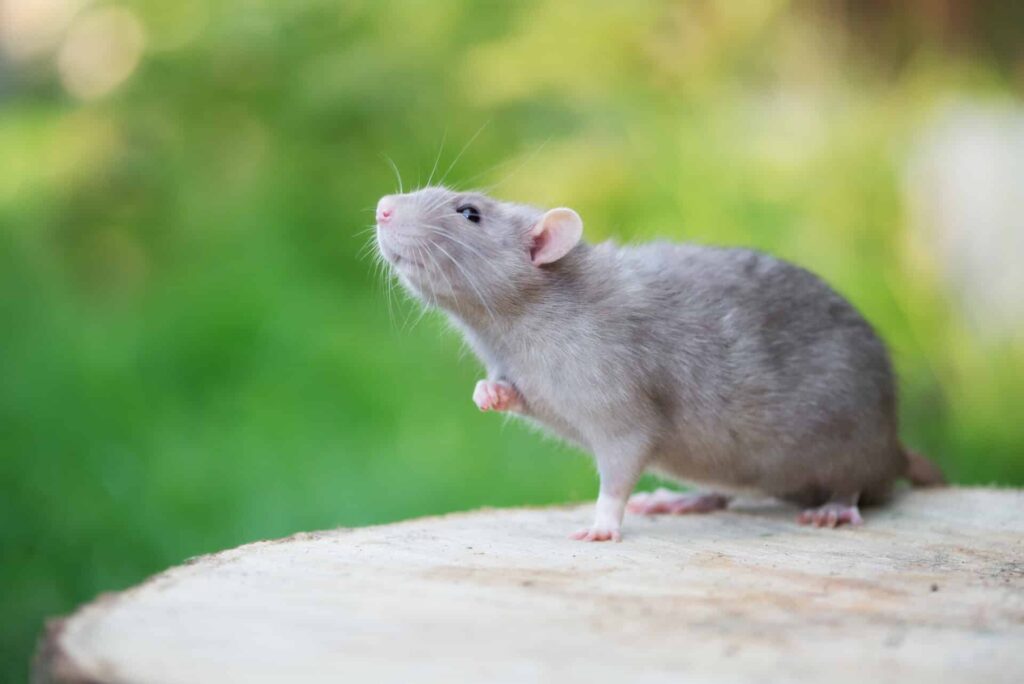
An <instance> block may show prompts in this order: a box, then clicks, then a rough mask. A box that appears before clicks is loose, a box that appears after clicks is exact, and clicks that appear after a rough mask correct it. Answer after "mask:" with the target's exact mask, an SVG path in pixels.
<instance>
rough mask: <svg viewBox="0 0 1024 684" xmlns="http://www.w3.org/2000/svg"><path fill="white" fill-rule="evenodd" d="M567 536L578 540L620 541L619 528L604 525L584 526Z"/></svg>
mask: <svg viewBox="0 0 1024 684" xmlns="http://www.w3.org/2000/svg"><path fill="white" fill-rule="evenodd" d="M569 536H570V537H571V538H572V539H578V540H580V541H614V542H620V541H622V533H621V532H619V528H617V527H615V528H612V527H604V526H602V525H594V526H593V527H584V528H583V529H582V530H576V531H575V532H573V533H572V534H571V535H569Z"/></svg>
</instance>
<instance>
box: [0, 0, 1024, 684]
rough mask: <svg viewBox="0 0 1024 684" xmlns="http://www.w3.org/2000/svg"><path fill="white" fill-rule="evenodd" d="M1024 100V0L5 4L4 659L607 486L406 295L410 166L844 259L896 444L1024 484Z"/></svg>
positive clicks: (639, 232) (671, 231)
mask: <svg viewBox="0 0 1024 684" xmlns="http://www.w3.org/2000/svg"><path fill="white" fill-rule="evenodd" d="M1022 92H1024V11H1022V9H1021V6H1020V5H1019V4H1017V3H1008V2H987V3H970V2H958V1H955V0H933V1H929V2H924V1H921V2H906V3H902V2H882V1H878V0H876V1H874V2H856V1H853V0H851V1H849V2H787V1H785V0H750V1H744V2H725V1H723V2H667V1H666V2H632V3H614V2H589V3H577V2H568V1H566V0H532V1H529V2H516V3H511V2H510V3H502V2H468V1H460V0H435V1H432V2H426V1H424V2H373V1H369V0H367V1H364V2H351V1H347V0H289V1H288V2H275V1H273V0H222V1H218V2H211V1H208V0H152V1H148V2H120V3H112V2H88V1H87V0H0V563H2V568H0V587H2V591H3V599H2V609H0V610H2V613H0V618H2V619H0V649H2V651H0V676H3V678H5V679H10V680H13V681H19V680H24V678H25V676H26V672H27V667H28V660H29V657H30V654H31V651H32V646H33V642H34V639H35V637H36V635H37V634H38V633H39V631H40V629H41V628H42V625H43V620H44V618H45V617H46V616H49V615H55V614H61V613H65V612H68V611H70V610H71V609H72V608H74V607H75V606H76V605H77V604H79V603H80V602H82V601H85V600H87V599H89V598H91V597H93V596H94V595H95V594H97V593H98V592H101V591H108V590H117V589H121V588H124V587H126V586H129V585H131V584H133V583H135V582H138V581H139V580H141V579H142V578H143V577H145V576H146V575H148V574H150V573H153V572H156V571H158V570H161V569H163V568H165V567H166V566H168V565H171V564H175V563H179V562H181V561H182V560H184V559H186V558H188V557H190V556H194V555H197V554H202V553H206V552H211V551H215V550H217V549H221V548H223V547H231V546H235V545H238V544H241V543H243V542H248V541H252V540H256V539H262V538H268V537H279V536H283V535H287V534H290V533H292V532H295V531H298V530H311V529H317V528H326V527H333V526H338V525H365V524H370V523H382V522H387V521H392V520H397V519H400V518H406V517H410V516H416V515H423V514H429V513H441V512H444V511H453V510H460V509H468V508H473V507H477V506H483V505H493V506H511V505H517V504H540V503H546V502H557V501H566V500H582V499H588V498H590V497H591V496H593V494H594V492H595V490H596V489H595V488H596V479H595V477H594V474H593V472H592V467H591V465H590V463H589V462H588V460H587V459H586V458H585V457H584V456H582V455H579V454H575V453H572V452H571V451H570V450H568V449H566V448H563V447H560V446H558V445H556V444H555V443H553V442H552V441H549V440H544V439H542V438H540V437H538V436H537V435H535V434H532V433H530V432H529V431H527V430H525V429H524V428H522V427H520V426H518V425H516V424H514V423H505V422H503V420H502V419H501V418H499V417H496V416H493V415H480V414H479V413H478V412H477V411H476V410H475V408H474V407H473V405H472V403H471V401H470V394H471V391H472V388H473V384H474V382H475V380H476V379H477V378H478V377H479V376H480V371H479V369H478V367H477V364H476V363H475V362H474V361H473V359H472V358H471V357H469V356H466V355H462V354H461V352H460V342H459V341H458V340H457V339H456V338H455V337H454V335H453V334H452V333H450V332H449V331H447V330H446V328H445V327H444V325H443V323H442V321H441V320H440V317H439V316H438V315H437V314H430V315H427V316H425V317H423V318H422V320H419V321H418V322H417V319H418V318H419V313H418V309H417V307H415V305H412V304H410V303H408V302H404V301H400V300H396V301H394V302H393V303H392V306H391V309H390V311H389V305H388V301H387V298H386V296H385V293H384V292H385V288H384V281H383V280H382V279H381V278H380V277H379V274H376V273H375V272H374V268H373V261H372V258H370V257H365V256H363V257H361V255H360V251H361V249H362V248H363V247H364V245H365V243H366V241H367V240H368V239H369V238H370V237H371V235H370V234H369V233H366V232H363V231H364V229H365V228H366V227H367V226H368V225H369V224H370V223H371V222H372V220H373V219H372V208H373V206H374V205H375V203H376V200H377V198H378V197H379V196H380V195H382V194H385V193H389V192H392V191H394V190H395V189H396V181H395V179H394V176H393V174H392V170H391V168H390V165H389V162H388V161H387V158H388V157H390V158H391V159H393V160H394V162H395V164H396V165H397V167H398V169H399V170H400V171H401V174H402V176H403V181H404V183H405V186H406V188H408V187H409V186H413V185H416V184H417V183H422V182H423V181H424V180H425V179H426V177H427V176H428V175H429V173H430V171H431V169H432V168H433V167H434V165H435V163H436V164H437V166H438V167H439V169H441V170H446V169H448V168H449V167H451V168H450V172H449V173H448V178H447V182H449V183H451V184H454V185H455V186H458V187H462V188H469V187H487V188H490V189H491V191H492V193H493V194H495V195H498V196H500V197H503V198H506V199H511V200H516V201H522V202H530V203H534V204H538V205H542V206H543V205H554V204H560V205H569V206H573V207H574V208H576V209H577V210H578V211H579V212H580V213H581V215H582V216H583V217H584V221H585V223H586V231H587V234H588V235H589V237H590V239H592V240H599V239H605V238H608V237H614V238H617V239H620V240H644V239H648V238H652V237H655V236H671V237H673V238H678V239H688V240H695V241H702V242H713V243H720V244H743V245H752V246H757V247H760V248H763V249H766V250H769V251H771V252H773V253H775V254H778V255H781V256H783V257H786V258H789V259H792V260H794V261H796V262H798V263H800V264H803V265H806V266H808V267H810V268H812V269H813V270H816V271H817V272H819V273H821V274H822V275H824V276H825V277H826V278H827V279H828V280H830V281H831V282H832V283H834V284H835V286H836V287H837V288H838V289H839V290H840V291H841V292H843V293H845V294H846V295H847V296H848V297H850V298H851V299H852V300H853V301H854V302H855V303H856V304H857V305H858V306H859V307H860V308H861V309H862V310H863V311H864V312H865V313H866V314H867V316H868V317H869V319H870V320H872V321H873V322H874V323H875V324H876V325H877V326H878V328H879V329H880V331H881V332H882V334H883V335H884V336H885V338H886V339H887V340H888V341H889V343H890V344H891V347H892V352H893V356H894V359H895V362H896V366H897V368H898V370H899V373H900V376H901V379H902V400H901V406H902V411H903V418H904V428H903V432H904V434H905V437H906V441H907V442H908V443H910V444H911V445H913V446H914V447H916V448H919V449H921V450H922V451H925V452H926V453H928V454H930V455H932V456H933V457H934V458H935V459H936V460H937V461H939V462H940V463H941V464H942V465H943V467H944V468H945V469H946V470H947V472H948V473H949V475H950V476H951V477H952V479H954V480H955V481H957V482H961V483H999V484H1018V485H1019V484H1022V483H1024V455H1022V450H1024V421H1022V420H1021V419H1020V416H1019V412H1020V409H1021V407H1022V406H1024V334H1022V331H1024V306H1022V302H1024V292H1022V289H1021V288H1024V282H1022V281H1021V276H1020V273H1021V271H1022V269H1021V268H1020V258H1021V257H1022V256H1024V249H1022V247H1024V245H1022V243H1021V240H1022V238H1021V235H1022V234H1024V223H1022V219H1021V218H1020V216H1022V215H1024V211H1021V210H1022V208H1024V195H1022V190H1021V185H1022V184H1024V181H1022V180H1021V179H1022V178H1024V166H1022V164H1024V162H1022V161H1021V160H1022V159H1024V142H1022V137H1024V124H1022V121H1024V103H1022V99H1021V95H1022ZM1014 171H1017V172H1020V174H1021V175H1018V176H1016V177H1014V176H1013V172H1014Z"/></svg>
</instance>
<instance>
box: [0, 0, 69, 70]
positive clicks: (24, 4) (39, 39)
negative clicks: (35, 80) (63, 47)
mask: <svg viewBox="0 0 1024 684" xmlns="http://www.w3.org/2000/svg"><path fill="white" fill-rule="evenodd" d="M84 4H85V0H0V49H3V51H4V52H5V53H7V54H8V55H9V56H10V57H11V58H12V59H16V60H25V59H32V58H33V57H38V56H40V55H43V54H46V53H48V52H50V51H51V50H53V49H54V48H55V47H57V44H58V43H59V42H60V39H61V37H62V36H63V35H64V31H66V30H67V27H68V25H69V24H70V23H71V20H72V18H74V16H75V14H76V13H77V12H78V10H79V9H81V8H82V6H83V5H84Z"/></svg>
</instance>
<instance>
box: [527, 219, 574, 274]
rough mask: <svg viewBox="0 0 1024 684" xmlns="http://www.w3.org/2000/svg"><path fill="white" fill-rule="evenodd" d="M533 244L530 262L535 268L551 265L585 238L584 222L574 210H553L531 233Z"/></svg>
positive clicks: (538, 222)
mask: <svg viewBox="0 0 1024 684" xmlns="http://www.w3.org/2000/svg"><path fill="white" fill-rule="evenodd" d="M530 236H531V237H532V238H533V244H532V245H531V246H530V260H531V261H533V265H534V266H541V265H542V264H550V263H551V262H553V261H558V260H559V259H561V258H562V257H564V256H565V255H566V254H568V253H569V250H571V249H572V248H573V247H575V246H576V243H577V242H579V241H580V238H581V237H582V236H583V220H582V219H581V218H580V215H579V214H577V213H576V212H575V211H573V210H572V209H565V208H559V209H551V210H550V211H548V212H546V213H545V214H544V215H543V216H541V217H540V220H539V221H537V223H536V224H535V225H534V226H533V229H532V230H531V231H530Z"/></svg>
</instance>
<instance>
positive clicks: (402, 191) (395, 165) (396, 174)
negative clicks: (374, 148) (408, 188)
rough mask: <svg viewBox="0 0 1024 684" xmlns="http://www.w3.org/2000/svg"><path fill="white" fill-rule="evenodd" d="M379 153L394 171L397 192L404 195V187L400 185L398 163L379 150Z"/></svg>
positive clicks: (400, 176) (400, 178)
mask: <svg viewBox="0 0 1024 684" xmlns="http://www.w3.org/2000/svg"><path fill="white" fill-rule="evenodd" d="M381 155H382V156H383V157H384V158H385V159H387V160H388V163H389V164H391V170H392V171H394V172H395V178H397V179H398V193H399V194H401V195H404V194H405V189H404V188H403V187H402V174H401V173H400V172H399V171H398V164H396V163H395V160H394V159H392V158H391V157H389V156H388V155H386V154H384V153H383V152H381Z"/></svg>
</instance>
